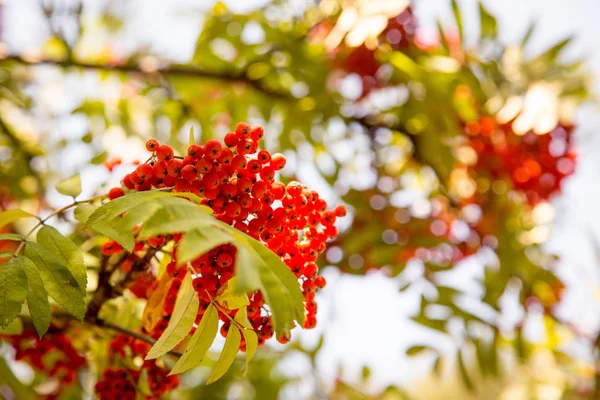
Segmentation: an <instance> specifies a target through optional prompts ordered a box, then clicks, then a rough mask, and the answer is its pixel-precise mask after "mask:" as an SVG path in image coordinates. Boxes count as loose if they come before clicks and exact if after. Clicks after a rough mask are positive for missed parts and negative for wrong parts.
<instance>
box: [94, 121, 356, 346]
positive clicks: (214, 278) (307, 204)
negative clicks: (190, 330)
mask: <svg viewBox="0 0 600 400" xmlns="http://www.w3.org/2000/svg"><path fill="white" fill-rule="evenodd" d="M263 136H264V130H263V128H262V127H261V126H252V127H251V126H250V125H248V124H247V123H244V122H241V123H239V124H238V125H237V126H236V129H235V131H234V132H229V133H227V134H226V135H225V137H224V145H223V144H221V142H219V141H217V140H214V139H211V140H208V141H206V142H205V143H204V145H200V144H192V145H190V146H189V148H188V151H187V155H186V156H185V157H177V156H175V154H174V151H173V149H172V148H171V147H170V146H168V145H165V144H162V145H161V144H159V143H158V142H157V141H156V140H154V139H151V140H149V141H148V142H147V144H146V148H147V149H148V151H150V152H152V157H151V159H150V160H149V161H148V162H147V163H144V164H140V165H139V166H138V167H137V168H136V170H135V171H134V172H132V173H130V174H128V175H127V176H125V178H124V179H123V186H124V188H121V187H118V188H113V189H111V190H110V192H109V198H110V199H115V198H118V197H120V196H122V195H123V194H124V193H125V190H136V191H144V190H150V189H152V188H173V190H174V191H176V192H191V193H194V194H196V195H198V196H201V197H202V198H203V199H202V203H203V204H204V205H207V206H209V207H210V208H211V209H212V210H213V211H214V214H215V216H216V218H218V219H219V220H220V221H223V222H225V223H227V224H229V225H232V226H233V227H234V228H236V229H238V230H240V231H241V232H244V233H246V234H248V235H249V236H251V237H253V238H254V239H256V240H259V241H261V242H262V243H263V244H264V245H265V246H266V247H267V248H269V249H270V250H271V251H273V252H274V253H276V254H277V255H279V256H280V257H281V259H282V261H284V262H285V264H286V265H287V266H288V267H289V268H290V270H291V271H292V272H293V273H294V274H295V276H296V277H297V278H298V279H299V284H300V283H301V285H302V290H303V293H304V297H305V305H306V321H305V328H313V327H314V326H315V325H316V322H317V321H316V313H317V304H316V302H315V291H316V290H317V289H319V288H323V287H324V286H325V284H326V282H325V279H324V278H323V277H322V276H317V273H318V267H317V264H316V263H315V262H316V260H317V257H318V255H319V253H322V252H324V251H325V249H326V244H325V242H326V241H327V240H329V239H332V238H334V237H336V236H337V234H338V230H337V228H336V226H335V222H336V219H337V218H338V217H342V216H344V215H345V214H346V209H345V208H344V207H343V206H338V207H336V208H335V210H328V209H327V203H326V201H325V200H323V199H322V198H320V197H319V194H318V193H317V192H316V191H314V190H309V189H308V188H307V187H306V186H305V185H302V184H300V183H298V182H290V183H288V184H287V185H285V184H283V183H281V182H279V181H276V180H275V174H276V171H279V170H281V169H283V168H284V166H285V163H286V160H285V158H284V157H283V156H282V155H281V154H271V153H270V152H268V151H267V150H259V142H260V140H261V139H262V138H263ZM181 237H182V235H181V234H175V235H172V237H170V238H172V239H173V240H174V242H175V244H177V243H178V242H179V240H180V239H181ZM165 241H166V238H165V237H162V236H161V237H157V238H151V240H149V241H148V245H150V246H152V247H160V246H162V245H163V244H164V243H165ZM144 246H145V244H144V243H141V242H140V243H137V244H136V251H137V250H138V247H139V249H143V247H144ZM122 251H123V250H122V248H121V247H120V246H118V244H116V243H115V242H107V243H106V244H105V245H104V246H103V248H102V252H103V253H104V254H105V255H111V254H116V253H119V252H122ZM235 257H236V248H235V246H233V245H222V246H218V247H216V248H214V249H212V250H211V251H209V252H208V253H206V254H204V255H202V256H201V257H199V258H198V259H196V260H193V262H192V263H191V265H192V267H193V271H194V275H193V284H194V287H195V289H196V291H197V292H198V296H199V300H200V303H201V307H200V309H199V313H198V317H197V320H196V322H199V321H200V320H201V318H202V316H203V314H204V311H205V310H206V308H207V307H208V305H209V304H210V301H211V299H212V298H214V297H215V296H216V295H217V291H218V290H219V289H220V288H221V287H222V286H223V285H225V284H226V283H227V282H228V281H229V280H230V279H231V278H232V277H233V276H234V265H235ZM176 260H177V245H176V246H175V247H174V251H173V254H172V262H171V263H170V264H169V265H168V266H167V273H168V274H169V275H170V276H171V277H172V278H173V282H172V283H171V285H170V289H169V291H168V293H167V295H166V300H165V303H164V309H163V318H162V320H160V321H159V322H158V323H157V324H156V326H155V327H154V329H153V331H152V332H151V334H152V335H153V336H155V337H158V336H160V334H161V333H162V332H163V331H164V330H165V329H166V327H167V325H168V321H169V318H170V314H171V313H172V311H173V308H174V305H175V299H176V297H177V291H178V290H179V288H180V287H181V282H182V279H183V277H184V276H185V274H186V273H187V269H186V268H178V267H177V266H176ZM249 299H250V305H249V306H248V318H249V320H250V322H251V323H252V325H253V326H254V328H255V329H256V332H257V334H258V336H259V344H263V343H264V342H265V340H267V339H269V338H270V337H272V335H273V330H272V325H271V317H270V315H269V314H268V312H267V311H266V310H265V308H264V307H263V305H264V301H263V299H262V295H261V294H260V293H258V292H257V293H252V294H250V298H249ZM219 314H220V318H221V320H222V321H223V322H224V325H223V326H224V328H222V331H221V332H222V333H224V334H226V332H227V329H228V326H229V323H230V317H232V316H233V315H235V311H232V312H231V313H229V314H227V315H226V314H225V313H224V312H223V310H222V309H220V310H219ZM278 339H279V340H280V341H282V342H285V341H287V340H289V336H286V337H283V338H278ZM241 348H242V349H243V348H244V345H243V343H242V346H241Z"/></svg>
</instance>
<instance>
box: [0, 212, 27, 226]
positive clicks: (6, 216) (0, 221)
mask: <svg viewBox="0 0 600 400" xmlns="http://www.w3.org/2000/svg"><path fill="white" fill-rule="evenodd" d="M27 217H34V218H35V216H34V215H32V214H29V213H28V212H27V211H23V210H19V209H16V210H7V211H4V212H1V213H0V228H2V227H3V226H4V225H8V224H10V223H12V222H14V221H16V220H18V219H21V218H27Z"/></svg>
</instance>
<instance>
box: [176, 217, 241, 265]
mask: <svg viewBox="0 0 600 400" xmlns="http://www.w3.org/2000/svg"><path fill="white" fill-rule="evenodd" d="M231 242H233V237H232V236H230V235H228V234H226V233H224V232H223V231H222V230H220V229H218V228H216V227H215V226H211V225H206V226H205V227H203V228H201V229H194V230H191V231H189V232H187V233H186V234H185V235H183V238H182V239H181V241H180V242H179V245H178V247H177V264H179V265H182V264H185V263H186V262H188V261H191V260H194V259H196V258H198V257H200V256H201V255H203V254H205V253H206V252H208V251H210V250H212V249H214V248H215V247H217V246H219V245H222V244H225V243H231Z"/></svg>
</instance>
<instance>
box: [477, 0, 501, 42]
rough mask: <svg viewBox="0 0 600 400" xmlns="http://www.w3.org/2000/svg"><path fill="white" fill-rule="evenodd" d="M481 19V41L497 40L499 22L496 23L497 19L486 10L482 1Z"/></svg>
mask: <svg viewBox="0 0 600 400" xmlns="http://www.w3.org/2000/svg"><path fill="white" fill-rule="evenodd" d="M479 19H480V37H481V39H482V40H483V39H492V40H495V39H496V38H497V37H498V22H497V21H496V18H495V17H494V16H493V15H492V14H490V13H489V12H488V11H487V10H486V9H485V7H484V6H483V3H482V2H481V1H480V2H479Z"/></svg>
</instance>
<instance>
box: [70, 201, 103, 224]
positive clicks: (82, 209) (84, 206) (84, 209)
mask: <svg viewBox="0 0 600 400" xmlns="http://www.w3.org/2000/svg"><path fill="white" fill-rule="evenodd" d="M97 209H98V206H95V205H93V204H89V203H81V204H79V205H77V207H75V210H74V211H73V214H74V216H75V219H76V220H77V221H79V222H81V223H82V224H84V225H85V223H86V222H87V220H88V218H89V217H90V215H92V214H93V213H94V211H96V210H97Z"/></svg>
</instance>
